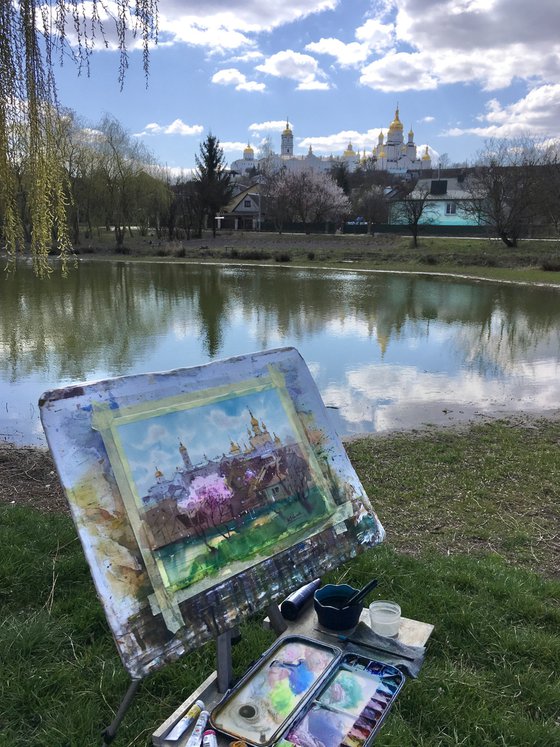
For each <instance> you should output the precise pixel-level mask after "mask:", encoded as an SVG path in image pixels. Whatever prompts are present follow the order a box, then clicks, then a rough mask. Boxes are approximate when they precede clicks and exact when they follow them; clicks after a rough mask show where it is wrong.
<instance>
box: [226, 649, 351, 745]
mask: <svg viewBox="0 0 560 747" xmlns="http://www.w3.org/2000/svg"><path fill="white" fill-rule="evenodd" d="M340 654H341V651H340V649H338V648H335V647H333V646H329V645H326V644H323V643H319V642H318V641H313V640H311V639H309V638H304V637H302V636H288V637H286V638H282V639H280V640H279V641H277V642H276V643H275V644H274V645H273V646H272V647H271V648H269V649H268V651H266V652H265V653H264V654H263V655H262V657H261V658H260V659H259V661H258V662H257V663H256V664H255V665H254V666H253V667H252V668H251V669H250V670H249V671H248V672H247V674H246V675H245V676H244V677H243V678H242V679H241V681H240V682H239V683H238V684H237V685H236V686H235V688H234V689H233V690H231V691H230V692H229V693H228V694H226V696H225V698H224V699H223V700H222V702H221V703H219V704H218V705H217V706H216V708H214V710H213V711H212V714H211V721H212V724H213V726H214V727H215V728H216V729H218V730H219V731H221V732H224V733H225V734H228V735H229V736H231V737H233V738H235V739H239V740H242V741H244V742H247V743H249V744H253V745H271V744H273V743H274V742H275V741H276V740H277V739H278V735H279V734H280V732H281V731H282V730H284V729H285V728H286V726H287V724H288V721H289V719H290V718H291V717H292V716H293V714H294V713H295V712H296V711H297V710H298V708H299V706H300V705H301V704H302V703H303V702H304V701H305V700H306V699H307V698H308V696H309V695H310V693H312V692H313V691H314V690H315V689H316V687H317V685H318V684H319V682H321V681H322V680H323V679H324V678H325V677H326V676H327V674H328V672H329V671H330V669H331V667H332V665H333V662H335V661H336V660H337V659H338V658H339V656H340Z"/></svg>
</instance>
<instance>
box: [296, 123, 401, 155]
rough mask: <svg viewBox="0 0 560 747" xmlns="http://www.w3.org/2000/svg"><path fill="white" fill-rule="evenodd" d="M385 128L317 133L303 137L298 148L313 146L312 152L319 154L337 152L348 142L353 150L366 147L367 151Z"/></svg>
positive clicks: (343, 148) (344, 147)
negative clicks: (330, 133) (328, 133)
mask: <svg viewBox="0 0 560 747" xmlns="http://www.w3.org/2000/svg"><path fill="white" fill-rule="evenodd" d="M384 129H386V128H383V127H379V128H374V129H370V130H367V131H366V132H358V131H357V130H341V131H340V132H335V133H333V134H332V135H319V136H317V137H313V136H309V137H306V138H303V139H302V140H301V141H299V142H298V145H299V147H300V148H304V149H305V148H309V146H311V147H312V148H313V152H314V153H317V154H320V153H325V154H330V153H337V152H339V151H341V150H345V149H346V147H347V145H348V143H350V142H351V143H352V147H353V148H354V150H355V151H358V150H360V151H361V150H363V148H365V149H366V151H367V152H371V149H372V147H373V146H374V145H377V138H378V136H379V133H380V131H381V130H384Z"/></svg>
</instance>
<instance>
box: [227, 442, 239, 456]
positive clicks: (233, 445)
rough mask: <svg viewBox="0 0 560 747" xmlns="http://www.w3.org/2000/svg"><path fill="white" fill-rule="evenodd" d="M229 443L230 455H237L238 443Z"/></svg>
mask: <svg viewBox="0 0 560 747" xmlns="http://www.w3.org/2000/svg"><path fill="white" fill-rule="evenodd" d="M229 443H230V449H229V451H230V454H238V453H239V452H240V451H241V449H240V448H239V444H238V443H236V442H235V441H233V440H232V439H230V441H229Z"/></svg>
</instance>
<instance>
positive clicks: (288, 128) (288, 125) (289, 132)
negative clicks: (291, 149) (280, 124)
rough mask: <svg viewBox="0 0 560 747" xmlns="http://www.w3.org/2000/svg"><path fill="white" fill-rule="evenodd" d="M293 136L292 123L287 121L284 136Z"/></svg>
mask: <svg viewBox="0 0 560 747" xmlns="http://www.w3.org/2000/svg"><path fill="white" fill-rule="evenodd" d="M291 134H292V131H291V129H290V123H289V122H288V120H286V129H285V130H284V132H283V133H282V135H291Z"/></svg>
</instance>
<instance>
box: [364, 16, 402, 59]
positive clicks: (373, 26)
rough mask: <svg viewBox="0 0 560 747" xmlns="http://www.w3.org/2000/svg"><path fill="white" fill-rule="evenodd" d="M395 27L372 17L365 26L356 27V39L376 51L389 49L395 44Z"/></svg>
mask: <svg viewBox="0 0 560 747" xmlns="http://www.w3.org/2000/svg"><path fill="white" fill-rule="evenodd" d="M394 34H395V27H394V25H393V24H392V23H389V24H385V23H382V22H381V21H379V20H377V19H374V18H370V19H368V20H367V21H366V22H365V23H364V24H363V26H360V27H359V28H357V29H356V39H357V40H358V41H359V42H362V43H363V44H365V45H367V47H368V48H369V49H371V50H374V51H376V52H380V51H382V50H384V49H388V48H389V47H391V46H392V45H393V40H394Z"/></svg>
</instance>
